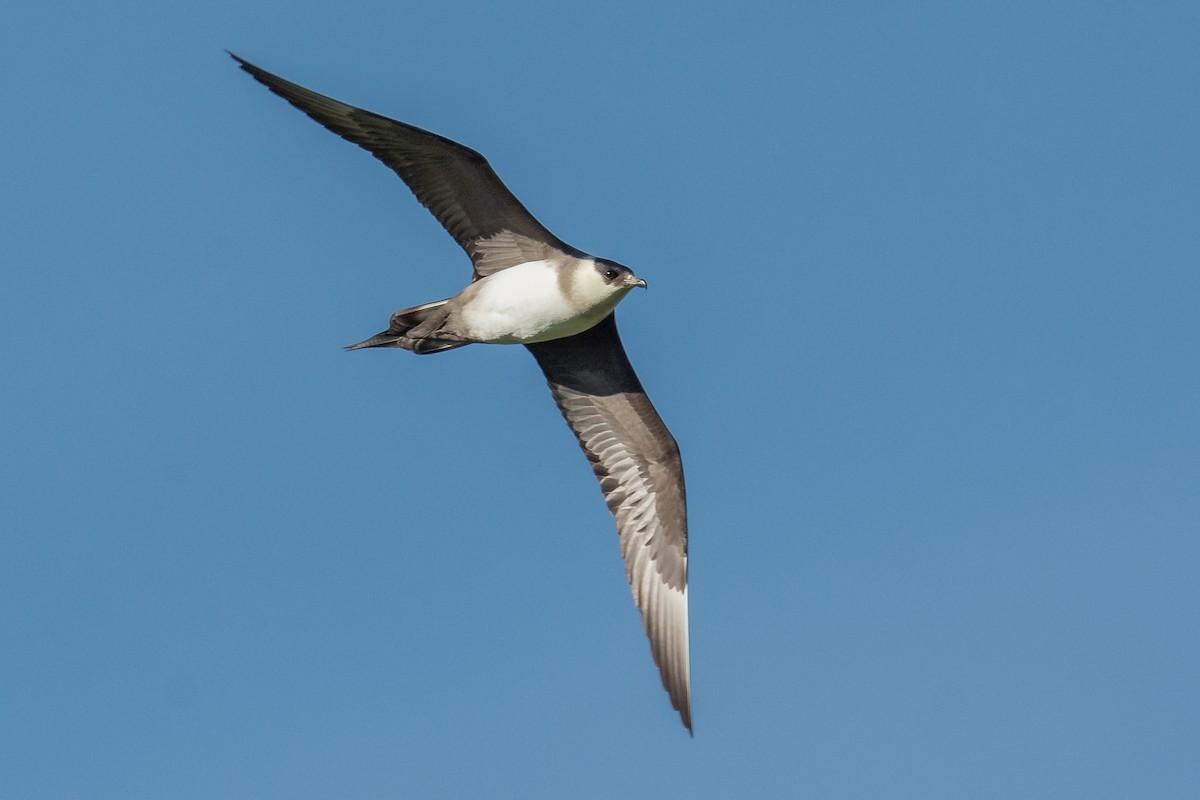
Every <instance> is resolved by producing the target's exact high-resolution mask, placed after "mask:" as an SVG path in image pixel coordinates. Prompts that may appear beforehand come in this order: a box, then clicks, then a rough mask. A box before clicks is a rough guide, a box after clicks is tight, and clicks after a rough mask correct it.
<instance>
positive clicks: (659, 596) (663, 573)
mask: <svg viewBox="0 0 1200 800" xmlns="http://www.w3.org/2000/svg"><path fill="white" fill-rule="evenodd" d="M527 346H528V348H529V349H530V351H532V352H533V355H534V357H535V358H537V361H538V364H539V365H540V366H541V368H542V372H544V373H545V375H546V380H547V381H549V383H550V389H551V391H552V392H553V393H554V399H555V401H556V402H557V403H558V407H559V408H560V409H561V410H562V413H563V416H564V417H566V419H567V424H568V425H570V426H571V430H573V431H575V435H576V436H577V437H578V438H579V444H580V445H582V446H583V451H584V452H585V453H587V457H588V459H589V460H590V461H591V462H592V469H593V470H595V472H596V477H597V478H599V479H600V488H601V490H602V491H603V492H604V499H605V500H606V501H607V502H608V508H609V510H610V511H612V513H613V516H615V517H616V518H617V533H618V534H619V535H620V538H621V551H622V553H623V554H624V556H625V570H626V573H627V574H628V575H629V583H630V585H631V586H632V587H633V599H634V602H635V603H637V607H638V609H639V610H640V611H641V612H642V624H643V625H644V626H645V628H646V635H647V636H649V637H650V650H651V652H652V653H653V655H654V662H655V663H656V664H658V668H659V671H660V672H661V673H662V681H663V686H664V687H665V688H666V690H667V693H668V694H669V695H670V696H671V703H672V705H674V706H675V708H676V709H677V710H678V711H679V714H680V716H681V717H682V718H683V724H684V725H685V726H687V729H688V730H689V731H690V730H691V729H692V711H691V671H690V665H689V655H688V601H687V503H686V495H685V491H684V483H683V463H682V461H680V458H679V446H678V445H677V444H676V443H675V438H674V437H673V436H671V433H670V431H668V430H667V426H666V425H664V424H663V421H662V418H661V417H659V415H658V412H657V411H655V410H654V406H653V405H651V404H650V399H649V398H648V397H646V392H645V391H644V390H643V389H642V384H641V382H640V381H638V378H637V375H636V374H635V373H634V371H633V367H632V366H630V364H629V359H628V357H626V355H625V350H624V348H623V347H622V346H621V338H620V336H619V335H618V334H617V324H616V321H615V319H614V318H613V316H612V315H611V314H610V315H609V316H608V317H606V318H605V319H604V320H603V321H601V322H600V323H599V324H598V325H596V326H595V327H593V328H591V329H590V330H587V331H584V332H583V333H580V334H577V335H575V336H571V337H568V338H566V339H555V340H553V341H549V342H540V343H538V344H531V345H527Z"/></svg>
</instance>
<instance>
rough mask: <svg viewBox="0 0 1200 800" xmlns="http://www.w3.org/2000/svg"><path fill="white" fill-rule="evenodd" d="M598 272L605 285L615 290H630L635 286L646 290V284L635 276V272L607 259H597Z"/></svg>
mask: <svg viewBox="0 0 1200 800" xmlns="http://www.w3.org/2000/svg"><path fill="white" fill-rule="evenodd" d="M595 269H596V272H598V273H600V277H601V279H603V280H604V283H605V284H606V285H608V286H610V287H612V288H613V289H625V290H629V289H632V288H634V287H635V286H640V287H642V288H643V289H645V288H646V282H645V281H644V280H642V279H641V278H639V277H638V276H637V275H634V274H633V270H631V269H630V268H629V267H627V266H625V265H624V264H618V263H617V262H615V261H609V260H608V259H606V258H597V259H596V267H595Z"/></svg>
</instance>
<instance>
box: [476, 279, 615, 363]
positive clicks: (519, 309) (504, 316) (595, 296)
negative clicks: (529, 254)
mask: <svg viewBox="0 0 1200 800" xmlns="http://www.w3.org/2000/svg"><path fill="white" fill-rule="evenodd" d="M565 268H569V269H573V270H575V271H576V273H575V274H572V275H569V276H568V277H567V280H565V281H564V280H561V279H560V275H559V269H558V268H557V267H556V266H555V265H554V264H552V263H550V262H548V261H528V262H526V263H524V264H518V265H517V266H515V267H509V268H508V269H504V270H501V271H499V272H496V273H493V274H491V275H489V276H487V277H486V278H483V279H482V280H479V281H476V282H475V283H474V284H472V285H471V286H470V287H468V288H467V289H466V290H465V291H464V294H469V295H470V296H469V297H465V298H464V300H466V301H467V302H466V303H465V304H464V306H463V309H462V312H461V320H462V322H463V324H464V327H465V328H466V331H467V335H468V336H470V338H472V339H474V340H475V341H478V342H490V343H493V344H526V343H531V342H544V341H548V340H550V339H559V338H562V337H564V336H573V335H575V334H576V333H580V332H582V331H585V330H587V329H588V328H590V327H592V326H593V325H595V324H596V323H597V322H599V321H600V320H601V319H603V318H604V317H605V315H607V314H608V312H609V311H611V310H612V309H613V308H614V307H615V306H616V304H617V302H618V301H620V299H621V298H622V297H624V296H625V294H626V293H627V291H628V290H620V289H619V290H616V291H613V290H612V289H611V288H609V287H607V286H606V285H605V284H604V282H603V280H601V279H600V277H599V274H598V273H596V272H595V269H594V268H593V267H592V266H591V265H590V262H587V261H580V262H577V263H576V264H572V265H571V266H570V267H565ZM593 284H595V285H593Z"/></svg>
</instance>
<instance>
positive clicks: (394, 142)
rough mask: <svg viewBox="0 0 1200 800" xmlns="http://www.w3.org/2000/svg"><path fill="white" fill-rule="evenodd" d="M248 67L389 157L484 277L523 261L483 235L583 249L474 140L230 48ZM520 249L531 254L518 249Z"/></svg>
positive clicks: (328, 123)
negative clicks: (528, 205)
mask: <svg viewBox="0 0 1200 800" xmlns="http://www.w3.org/2000/svg"><path fill="white" fill-rule="evenodd" d="M229 55H231V56H233V58H234V60H236V61H237V62H238V64H239V65H241V67H242V69H244V70H245V71H246V72H248V73H250V74H251V75H253V76H254V78H255V79H256V80H258V81H259V82H260V83H262V84H263V85H264V86H266V87H267V88H268V89H270V90H271V91H272V92H274V93H275V94H277V95H279V96H280V97H282V98H283V99H284V100H287V101H288V102H289V103H291V104H292V105H293V106H295V107H296V108H298V109H300V110H301V111H303V112H304V113H305V114H307V115H308V116H310V117H312V118H313V119H314V120H316V121H317V122H319V123H320V124H322V125H324V126H325V127H326V128H328V129H329V130H331V131H333V132H334V133H336V134H337V135H338V136H341V137H342V138H344V139H348V140H349V141H351V142H354V143H355V144H357V145H358V146H359V147H362V148H363V149H365V150H367V151H368V152H370V153H371V155H373V156H375V157H376V158H378V159H379V160H380V161H382V162H383V163H384V164H386V165H387V166H388V167H389V168H390V169H391V170H392V171H393V172H395V173H396V174H397V175H399V176H400V178H401V179H402V180H403V181H404V182H405V183H406V184H408V188H409V189H411V190H412V192H413V194H414V195H416V197H417V199H418V200H420V201H421V204H422V205H424V206H425V207H426V208H428V209H429V210H430V211H431V212H432V213H433V216H434V217H436V218H437V221H438V222H440V223H442V227H444V228H445V229H446V231H447V233H449V234H450V235H451V236H453V237H454V241H456V242H458V243H459V245H460V246H461V247H462V248H463V249H464V250H466V251H467V255H469V256H470V257H471V261H472V262H473V263H474V264H475V277H476V278H482V277H484V276H485V275H489V274H491V273H492V272H495V271H497V270H500V269H504V268H505V267H511V266H515V265H516V264H519V263H522V262H521V261H511V263H510V262H509V261H506V260H505V259H502V258H498V257H496V252H495V249H494V248H493V249H492V250H491V251H486V252H490V253H491V257H490V258H486V259H485V258H484V254H485V250H484V248H482V247H481V246H480V242H484V241H487V240H489V239H492V238H493V237H498V236H501V235H502V234H505V233H508V234H515V235H517V236H521V237H524V238H526V239H532V240H535V241H539V242H542V243H545V244H549V245H551V246H553V247H555V248H557V249H558V250H560V251H561V252H563V253H567V254H569V255H582V253H580V251H578V250H576V249H575V248H573V247H571V246H570V245H568V244H566V243H564V242H563V241H561V240H560V239H559V238H558V237H556V236H555V235H554V234H553V233H551V232H550V231H548V230H546V228H545V227H544V226H543V225H542V223H540V222H538V221H537V219H536V218H535V217H534V216H533V215H532V214H530V213H529V212H528V211H527V210H526V209H525V206H523V205H521V201H519V200H518V199H517V198H516V196H515V195H514V194H513V193H512V192H511V191H509V189H508V187H507V186H505V185H504V183H503V182H502V181H501V180H500V178H499V177H498V176H497V175H496V172H495V170H493V169H492V167H491V165H490V164H488V162H487V159H485V158H484V157H483V156H482V155H480V154H479V153H477V152H475V151H474V150H472V149H471V148H469V147H464V146H463V145H461V144H459V143H458V142H455V141H452V140H450V139H447V138H446V137H444V136H439V135H437V134H436V133H431V132H429V131H426V130H422V129H421V128H418V127H416V126H415V125H409V124H407V123H404V122H399V121H397V120H394V119H389V118H387V117H384V116H381V115H379V114H375V113H373V112H371V111H365V110H363V109H361V108H355V107H354V106H351V105H347V104H346V103H342V102H340V101H338V100H334V99H333V98H331V97H326V96H325V95H323V94H318V93H317V92H314V91H312V90H310V89H305V88H304V87H303V86H298V85H297V84H294V83H292V82H291V81H287V80H284V79H283V78H280V77H279V76H278V75H272V74H271V73H270V72H267V71H266V70H264V69H261V68H260V67H256V66H255V65H253V64H251V63H250V62H248V61H246V60H244V59H242V58H240V57H238V56H236V55H234V54H233V53H230V54H229ZM514 257H516V258H522V259H524V260H529V259H528V258H525V256H524V255H518V254H516V253H514Z"/></svg>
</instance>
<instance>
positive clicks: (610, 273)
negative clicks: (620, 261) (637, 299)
mask: <svg viewBox="0 0 1200 800" xmlns="http://www.w3.org/2000/svg"><path fill="white" fill-rule="evenodd" d="M620 274H621V273H619V272H617V271H616V270H615V269H606V270H604V277H605V278H606V279H608V280H610V281H611V280H615V279H616V277H617V276H618V275H620Z"/></svg>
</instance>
